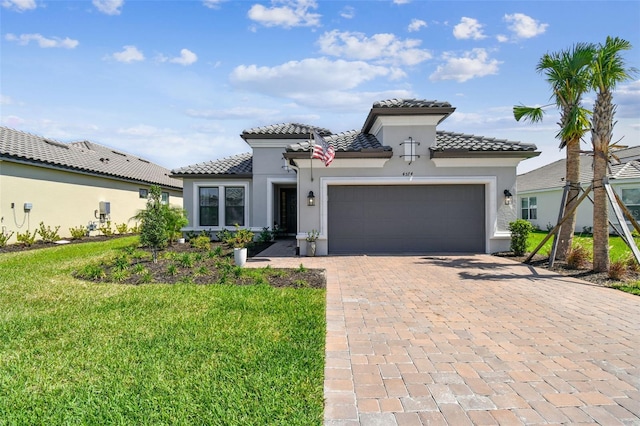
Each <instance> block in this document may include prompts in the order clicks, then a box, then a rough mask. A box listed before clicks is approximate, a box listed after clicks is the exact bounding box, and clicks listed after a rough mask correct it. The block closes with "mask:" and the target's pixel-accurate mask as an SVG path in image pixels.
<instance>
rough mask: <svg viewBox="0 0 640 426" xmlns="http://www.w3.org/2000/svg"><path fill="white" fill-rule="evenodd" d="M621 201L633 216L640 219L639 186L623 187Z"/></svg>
mask: <svg viewBox="0 0 640 426" xmlns="http://www.w3.org/2000/svg"><path fill="white" fill-rule="evenodd" d="M622 202H623V203H624V205H625V206H626V207H627V209H629V211H630V212H631V214H632V215H633V218H634V219H635V220H636V221H638V220H640V188H627V189H625V188H623V189H622Z"/></svg>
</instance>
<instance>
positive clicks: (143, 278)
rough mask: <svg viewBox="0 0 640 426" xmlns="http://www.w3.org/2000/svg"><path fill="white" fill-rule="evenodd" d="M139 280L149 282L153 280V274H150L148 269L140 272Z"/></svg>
mask: <svg viewBox="0 0 640 426" xmlns="http://www.w3.org/2000/svg"><path fill="white" fill-rule="evenodd" d="M140 282H141V283H143V284H149V283H151V282H153V275H151V272H149V270H148V269H147V270H145V271H144V272H143V273H142V274H140Z"/></svg>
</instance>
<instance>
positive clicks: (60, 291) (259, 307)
mask: <svg viewBox="0 0 640 426" xmlns="http://www.w3.org/2000/svg"><path fill="white" fill-rule="evenodd" d="M133 238H135V237H129V238H121V239H116V240H111V241H108V242H99V243H85V244H77V245H68V246H61V247H56V248H50V249H42V250H34V251H28V252H21V253H5V254H0V393H1V396H0V425H3V424H18V425H23V424H24V425H32V424H114V423H115V424H153V425H158V424H171V425H174V424H220V425H222V424H224V425H240V424H242V425H248V424H255V425H264V424H287V425H313V424H316V425H320V424H321V423H322V418H323V369H324V337H325V291H324V290H317V289H291V288H285V289H275V288H271V287H269V286H266V285H260V286H243V287H239V286H238V287H237V286H222V285H189V284H175V285H164V284H149V285H141V286H129V285H119V284H95V283H88V282H83V281H79V280H76V279H74V278H72V277H71V273H72V271H73V270H75V269H77V268H79V266H80V265H82V264H84V263H86V262H89V261H91V260H92V259H96V258H98V257H101V256H106V255H109V254H113V252H114V250H116V249H118V248H122V247H125V246H127V245H130V244H131V243H132V242H133V241H134V240H133Z"/></svg>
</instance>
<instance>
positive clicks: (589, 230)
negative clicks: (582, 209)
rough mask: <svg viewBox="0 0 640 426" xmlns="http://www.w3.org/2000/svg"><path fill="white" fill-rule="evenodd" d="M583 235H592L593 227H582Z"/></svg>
mask: <svg viewBox="0 0 640 426" xmlns="http://www.w3.org/2000/svg"><path fill="white" fill-rule="evenodd" d="M582 233H583V234H593V226H583V227H582Z"/></svg>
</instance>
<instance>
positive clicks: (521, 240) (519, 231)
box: [509, 219, 533, 256]
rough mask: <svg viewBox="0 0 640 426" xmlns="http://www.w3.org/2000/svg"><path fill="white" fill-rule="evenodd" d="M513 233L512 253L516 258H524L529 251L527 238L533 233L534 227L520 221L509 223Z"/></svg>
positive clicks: (522, 220) (527, 222) (524, 221)
mask: <svg viewBox="0 0 640 426" xmlns="http://www.w3.org/2000/svg"><path fill="white" fill-rule="evenodd" d="M509 231H511V251H512V252H513V254H515V255H516V256H522V255H523V254H524V253H525V252H526V251H527V238H529V234H530V233H531V231H533V226H531V223H530V222H529V221H526V220H524V219H518V220H516V221H514V222H511V223H509Z"/></svg>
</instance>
